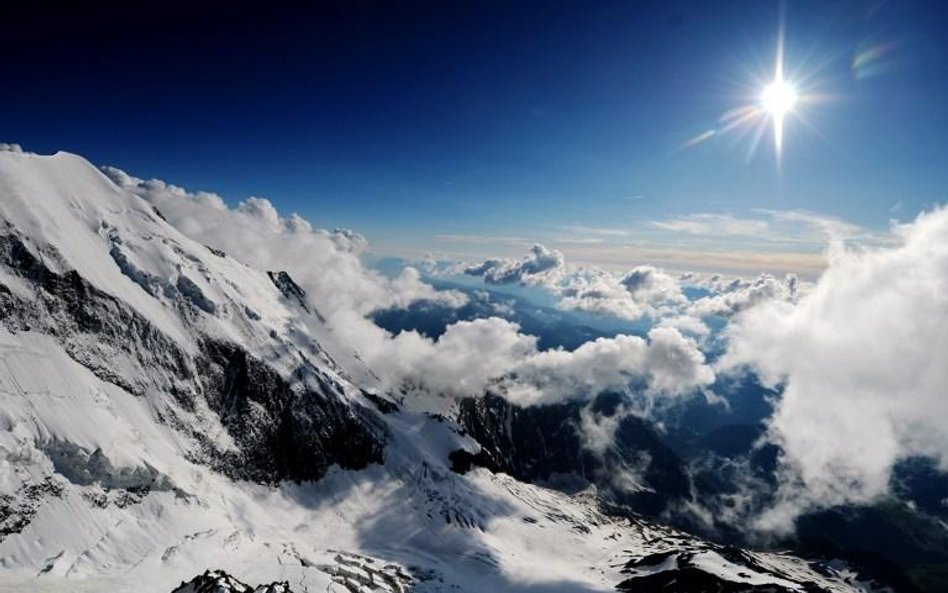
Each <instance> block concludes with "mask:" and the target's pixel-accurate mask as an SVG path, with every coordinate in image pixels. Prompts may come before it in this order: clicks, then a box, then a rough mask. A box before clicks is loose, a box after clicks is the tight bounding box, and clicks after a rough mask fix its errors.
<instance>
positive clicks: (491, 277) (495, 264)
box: [464, 243, 566, 285]
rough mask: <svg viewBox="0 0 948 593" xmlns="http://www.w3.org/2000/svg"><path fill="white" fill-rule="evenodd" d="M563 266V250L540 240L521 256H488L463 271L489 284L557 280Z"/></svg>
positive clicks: (549, 282) (564, 263) (564, 262)
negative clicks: (516, 257)
mask: <svg viewBox="0 0 948 593" xmlns="http://www.w3.org/2000/svg"><path fill="white" fill-rule="evenodd" d="M565 268H566V261H565V259H564V257H563V253H562V252H560V251H558V250H556V249H547V248H546V247H544V246H543V245H540V244H539V243H538V244H536V245H534V246H533V247H531V248H530V251H529V252H527V254H526V255H525V256H523V257H522V258H520V259H516V260H514V259H488V260H485V261H483V262H481V263H480V264H477V265H474V266H469V267H467V268H466V269H465V270H464V273H465V274H468V275H470V276H481V277H482V278H484V282H487V283H488V284H511V283H514V282H519V283H522V284H544V285H550V284H552V283H555V282H556V281H558V280H559V279H560V278H561V276H562V274H563V273H564V271H565Z"/></svg>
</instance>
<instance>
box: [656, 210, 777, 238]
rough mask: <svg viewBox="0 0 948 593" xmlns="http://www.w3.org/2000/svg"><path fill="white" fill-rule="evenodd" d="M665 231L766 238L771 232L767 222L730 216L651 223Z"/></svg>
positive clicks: (703, 215) (699, 217) (696, 216)
mask: <svg viewBox="0 0 948 593" xmlns="http://www.w3.org/2000/svg"><path fill="white" fill-rule="evenodd" d="M650 224H651V226H652V227H653V228H656V229H660V230H663V231H672V232H679V233H689V234H692V235H717V236H720V235H728V236H744V237H764V236H766V234H767V232H768V231H769V230H770V224H769V223H768V222H767V221H766V220H761V219H753V218H735V217H734V216H731V215H730V214H706V213H701V214H689V215H688V216H684V217H681V218H675V219H671V220H665V221H654V222H652V223H650Z"/></svg>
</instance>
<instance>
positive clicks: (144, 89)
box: [0, 0, 948, 271]
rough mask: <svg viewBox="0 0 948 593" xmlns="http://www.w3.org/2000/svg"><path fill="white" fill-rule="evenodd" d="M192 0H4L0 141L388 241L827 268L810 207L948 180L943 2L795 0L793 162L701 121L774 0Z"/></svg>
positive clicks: (390, 248) (790, 18)
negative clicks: (203, 1)
mask: <svg viewBox="0 0 948 593" xmlns="http://www.w3.org/2000/svg"><path fill="white" fill-rule="evenodd" d="M77 4H78V3H77ZM194 4H197V3H192V4H190V5H189V4H181V5H180V6H178V7H175V6H174V5H173V4H168V5H164V6H157V5H155V6H153V7H151V8H147V9H142V8H135V7H134V6H130V7H129V8H128V9H127V10H124V11H117V10H114V9H107V8H94V7H87V6H74V7H73V8H70V9H63V8H61V7H57V8H56V9H53V8H51V7H48V6H44V5H42V4H36V5H33V6H32V7H31V8H29V9H28V10H29V13H28V14H27V13H24V14H22V15H19V14H13V13H12V12H10V13H9V14H8V15H7V17H9V18H5V19H4V24H3V27H4V37H5V39H6V41H5V43H4V45H5V49H4V53H5V57H4V58H3V59H2V60H0V77H2V80H3V82H4V84H3V93H0V141H5V142H19V143H21V144H22V145H23V146H24V147H25V148H26V149H28V150H33V151H36V152H51V151H54V150H57V149H64V150H69V151H72V152H77V153H80V154H82V155H84V156H86V157H87V158H89V159H90V160H92V161H94V162H95V163H97V164H112V165H115V166H118V167H120V168H123V169H125V170H126V171H128V172H130V173H132V174H134V175H137V176H139V177H158V178H161V179H164V180H166V181H168V182H171V183H175V184H178V185H182V186H184V187H186V188H188V189H192V190H198V189H203V190H210V191H215V192H217V193H220V194H221V195H223V196H224V197H225V198H226V199H227V200H228V201H229V202H232V203H236V202H237V201H239V200H241V199H243V198H246V197H247V196H249V195H257V196H263V197H267V198H269V199H270V200H272V201H273V202H274V203H275V204H276V205H277V207H278V208H279V209H280V210H281V211H282V212H286V213H289V212H291V211H296V212H299V213H300V214H301V215H303V216H305V217H307V218H308V219H310V220H311V221H312V222H313V223H314V224H316V225H318V226H325V227H336V226H344V227H349V228H353V229H355V230H357V231H360V232H362V233H364V234H366V235H367V236H368V237H369V239H370V241H371V242H372V243H373V244H374V245H375V249H376V251H380V252H385V253H387V252H391V253H401V254H420V253H424V252H429V251H430V252H436V253H445V254H480V255H488V254H493V255H505V254H511V253H518V252H522V251H523V250H524V248H525V244H527V243H529V242H532V241H541V242H544V243H546V244H548V245H551V246H556V247H558V248H560V249H562V250H563V251H565V252H566V253H567V256H568V257H570V258H571V259H572V260H573V261H578V262H595V263H601V264H603V265H610V266H614V267H622V266H626V265H627V264H628V265H635V264H638V263H643V261H644V260H649V259H651V260H655V261H654V263H659V264H663V265H666V266H669V267H673V268H676V267H678V268H689V267H695V268H713V267H715V266H720V267H723V268H730V266H729V265H725V263H726V261H725V260H727V261H731V260H733V261H732V263H734V262H735V261H739V260H742V258H743V261H747V259H746V258H748V257H751V259H752V256H753V257H756V256H759V255H760V254H761V253H765V254H766V253H772V254H773V257H771V258H770V259H768V260H767V261H762V262H760V263H759V266H760V267H770V268H773V269H774V270H775V271H782V270H783V269H792V268H794V267H803V268H806V267H807V266H813V265H816V264H814V263H813V261H812V260H807V259H806V258H807V257H811V256H812V254H813V253H814V252H817V251H818V250H819V243H820V241H821V238H820V236H819V231H820V229H825V228H826V227H827V223H826V221H825V220H822V219H815V218H814V217H812V216H810V214H801V213H800V212H798V211H800V210H804V211H807V212H808V213H818V214H820V215H822V216H829V217H835V218H837V219H841V220H845V221H847V222H848V223H851V224H853V225H858V227H861V229H859V230H857V231H853V230H852V227H845V228H847V229H849V230H850V231H852V232H855V233H857V234H858V233H864V234H865V233H869V232H872V231H878V230H880V229H884V228H885V227H886V225H887V224H888V221H889V219H891V218H898V219H902V220H906V219H910V218H912V217H913V216H914V215H915V214H916V213H917V212H918V211H919V210H921V209H923V208H926V207H930V206H931V205H933V204H938V203H942V202H944V201H945V196H946V187H948V166H946V165H948V162H946V157H948V133H946V132H948V34H946V31H948V8H946V7H944V6H943V3H940V2H912V1H891V2H886V1H884V0H860V1H847V2H838V3H834V2H788V3H787V4H786V6H785V11H784V12H785V19H784V22H785V38H786V43H785V48H786V55H785V61H784V63H785V69H786V75H785V76H786V78H787V79H788V80H789V81H791V82H793V83H795V84H796V85H797V87H798V89H797V90H798V92H799V94H800V101H799V102H798V103H797V105H796V107H795V113H791V114H790V116H789V117H788V118H787V121H786V125H785V130H786V131H785V139H784V146H783V154H782V157H781V159H780V164H779V167H778V164H777V159H776V158H775V154H774V153H775V151H774V147H773V139H772V137H771V136H770V134H772V130H771V129H770V128H769V127H767V128H766V129H765V130H764V134H765V135H764V136H763V138H762V140H761V142H760V143H759V145H758V146H757V149H756V151H754V152H753V154H751V152H750V149H751V146H752V138H751V137H752V136H753V133H752V130H751V128H752V127H753V126H747V127H745V128H740V129H737V130H734V131H732V132H729V133H726V134H717V135H714V136H711V137H710V138H708V139H707V140H705V141H703V142H699V143H696V144H693V145H687V143H688V142H689V140H691V139H694V138H696V137H697V136H699V135H700V134H702V133H704V132H706V131H708V130H712V129H717V130H720V129H721V128H722V127H723V125H724V124H723V123H722V122H721V121H720V120H719V118H720V117H721V116H722V114H725V113H726V112H728V111H729V110H732V109H734V108H737V107H740V106H742V105H748V104H750V105H756V104H757V102H758V99H759V96H760V93H761V92H762V90H763V85H765V84H766V83H767V82H769V80H770V79H772V78H773V75H774V65H775V48H776V36H777V31H778V22H779V14H780V5H779V3H778V2H768V1H762V0H752V1H746V2H743V1H736V2H686V1H679V2H674V1H672V2H658V3H654V4H649V3H645V2H607V1H601V2H599V1H597V2H588V1H587V2H579V1H577V2H521V1H511V2H471V3H466V2H430V3H424V2H407V3H389V2H385V3H371V2H352V3H343V2H338V3H336V2H332V3H321V4H320V5H319V6H318V7H308V8H301V7H298V6H297V7H290V6H289V5H286V4H281V3H279V2H269V3H253V4H250V5H248V7H241V6H239V5H238V4H234V5H229V4H228V5H226V8H225V5H223V4H221V5H220V6H218V7H217V8H213V9H212V8H196V7H195V6H193V5H194ZM6 10H8V11H9V10H10V9H6ZM765 117H766V116H765ZM804 119H805V121H802V120H804ZM765 123H766V122H765ZM788 211H789V212H790V213H789V214H788ZM864 229H868V230H864ZM707 253H718V254H719V255H720V257H712V258H710V259H709V260H708V261H701V258H702V257H703V255H702V254H707ZM795 253H806V254H810V255H807V256H801V257H800V258H796V259H795V256H794V255H793V254H795ZM735 258H736V259H735ZM754 261H755V262H756V260H754ZM757 265H758V264H757V263H754V264H753V265H752V266H750V267H754V266H757ZM735 267H736V268H740V267H741V266H735ZM804 271H805V270H804Z"/></svg>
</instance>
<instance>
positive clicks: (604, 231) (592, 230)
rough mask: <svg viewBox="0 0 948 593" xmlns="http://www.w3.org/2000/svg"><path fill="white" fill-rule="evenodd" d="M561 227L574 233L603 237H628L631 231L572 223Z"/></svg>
mask: <svg viewBox="0 0 948 593" xmlns="http://www.w3.org/2000/svg"><path fill="white" fill-rule="evenodd" d="M560 229H561V230H563V231H565V232H567V233H572V234H574V235H600V236H603V237H627V236H628V235H629V231H627V230H625V229H617V228H609V227H595V226H582V225H571V226H564V227H560Z"/></svg>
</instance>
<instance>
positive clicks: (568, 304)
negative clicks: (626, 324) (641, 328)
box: [559, 266, 686, 320]
mask: <svg viewBox="0 0 948 593" xmlns="http://www.w3.org/2000/svg"><path fill="white" fill-rule="evenodd" d="M559 294H560V296H561V300H560V302H559V306H560V307H561V308H563V309H572V310H581V311H589V312H592V313H601V314H605V315H613V316H615V317H619V318H621V319H629V320H635V319H639V318H641V317H644V316H651V317H658V316H662V315H665V314H667V313H669V312H670V311H671V310H672V309H674V308H676V307H678V306H680V305H682V304H683V303H684V302H685V300H686V299H685V297H684V295H683V294H682V292H681V285H680V284H679V283H678V281H677V280H676V279H675V277H673V276H671V275H669V274H666V273H665V272H663V271H662V270H660V269H658V268H655V267H653V266H638V267H636V268H633V269H632V270H631V271H630V272H628V273H627V274H625V275H622V276H620V275H616V274H613V273H611V272H606V271H603V270H595V269H587V270H585V271H583V273H577V274H574V275H573V276H571V277H570V278H569V281H568V282H567V283H566V284H565V286H563V287H562V288H561V289H560V291H559Z"/></svg>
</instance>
